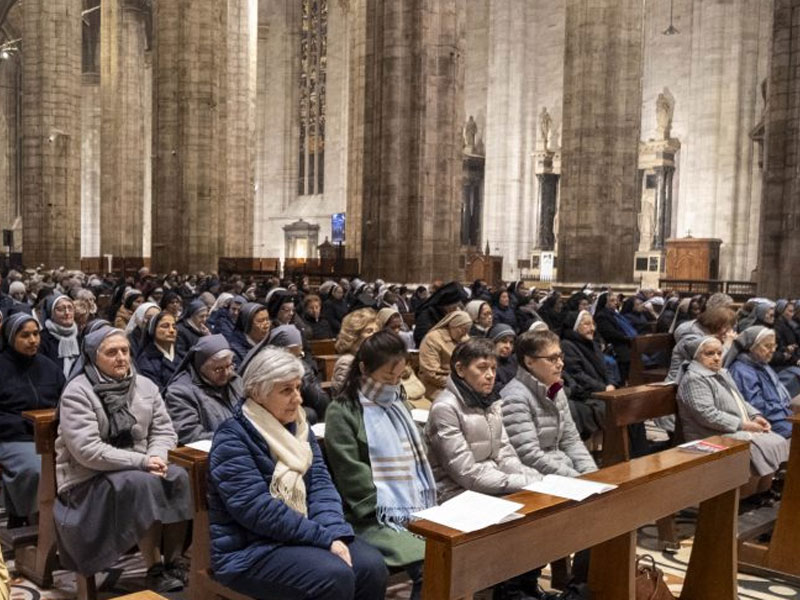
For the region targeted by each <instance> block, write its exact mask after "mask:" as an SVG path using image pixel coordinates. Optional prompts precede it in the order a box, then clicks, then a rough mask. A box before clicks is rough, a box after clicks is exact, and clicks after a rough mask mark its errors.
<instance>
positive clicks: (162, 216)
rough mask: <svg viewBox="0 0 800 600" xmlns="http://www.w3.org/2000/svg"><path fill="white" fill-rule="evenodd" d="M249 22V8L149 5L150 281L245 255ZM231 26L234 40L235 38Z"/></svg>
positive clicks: (203, 0) (249, 197) (236, 0)
mask: <svg viewBox="0 0 800 600" xmlns="http://www.w3.org/2000/svg"><path fill="white" fill-rule="evenodd" d="M256 18H257V14H256V11H255V0H225V1H219V0H191V1H189V0H156V1H155V2H154V4H153V32H154V45H153V99H154V107H153V113H154V116H153V152H154V157H153V190H154V194H153V216H152V218H153V238H152V264H153V268H154V270H156V271H160V272H163V271H168V270H170V269H177V270H180V271H198V270H204V271H216V270H217V266H218V260H219V258H220V257H221V256H224V255H225V254H234V255H238V256H236V257H237V258H242V257H248V256H251V255H252V226H253V223H252V202H253V186H252V160H251V156H252V155H251V152H252V144H251V143H247V142H246V140H247V139H249V138H248V135H249V133H248V132H250V131H251V130H252V128H253V123H254V118H255V112H254V108H253V109H252V110H244V108H245V107H248V106H249V104H248V103H249V102H251V98H254V96H251V87H252V93H254V92H255V77H254V76H252V74H251V70H253V69H255V66H256V63H255V60H254V56H253V57H251V56H250V49H252V51H253V52H254V51H255V44H252V43H250V38H251V36H253V39H254V38H255V36H256V28H255V26H251V20H255V19H256ZM229 25H230V27H233V28H235V29H236V31H237V34H236V35H233V36H232V37H231V35H230V34H231V32H230V31H229ZM229 38H230V39H229ZM238 109H241V110H242V113H241V114H237V113H236V112H235V111H236V110H238ZM237 120H238V121H237ZM237 144H238V145H237ZM229 190H230V193H231V197H230V198H227V197H226V194H227V193H228V191H229ZM247 231H249V233H247Z"/></svg>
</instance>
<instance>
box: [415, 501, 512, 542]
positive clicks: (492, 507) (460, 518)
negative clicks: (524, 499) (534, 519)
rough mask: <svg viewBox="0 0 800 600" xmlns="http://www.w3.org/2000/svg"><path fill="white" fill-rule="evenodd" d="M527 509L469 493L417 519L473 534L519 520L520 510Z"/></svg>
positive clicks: (426, 512) (419, 514) (422, 513)
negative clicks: (499, 524) (492, 526)
mask: <svg viewBox="0 0 800 600" xmlns="http://www.w3.org/2000/svg"><path fill="white" fill-rule="evenodd" d="M523 506H524V504H520V503H519V502H511V501H510V500H503V499H502V498H495V497H494V496H488V495H486V494H479V493H478V492H469V491H467V492H462V493H461V494H459V495H458V496H456V497H455V498H451V499H450V500H448V501H447V502H443V503H442V504H440V505H439V506H434V507H432V508H426V509H425V510H420V511H417V512H415V513H414V517H416V518H417V519H426V520H428V521H431V522H433V523H439V524H440V525H445V526H447V527H450V528H451V529H458V530H459V531H464V532H469V531H478V530H479V529H483V528H484V527H489V526H490V525H496V524H497V523H503V522H505V521H510V520H513V519H518V518H520V517H521V516H522V515H521V514H518V513H517V511H518V510H519V509H520V508H522V507H523Z"/></svg>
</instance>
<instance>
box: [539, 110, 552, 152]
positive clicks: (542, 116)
mask: <svg viewBox="0 0 800 600" xmlns="http://www.w3.org/2000/svg"><path fill="white" fill-rule="evenodd" d="M552 129H553V118H552V117H551V116H550V113H548V112H547V107H546V106H543V107H542V112H540V113H539V141H540V143H541V148H542V150H544V151H545V152H547V150H548V145H549V144H550V133H551V131H552Z"/></svg>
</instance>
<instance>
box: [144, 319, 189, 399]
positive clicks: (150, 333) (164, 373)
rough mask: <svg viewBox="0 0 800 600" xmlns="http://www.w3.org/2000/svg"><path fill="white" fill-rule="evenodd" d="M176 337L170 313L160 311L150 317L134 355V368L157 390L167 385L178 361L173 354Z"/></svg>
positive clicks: (173, 320)
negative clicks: (144, 334)
mask: <svg viewBox="0 0 800 600" xmlns="http://www.w3.org/2000/svg"><path fill="white" fill-rule="evenodd" d="M177 337H178V330H177V328H176V326H175V317H174V316H172V313H170V312H167V311H162V312H160V313H158V314H157V315H156V316H155V317H153V318H152V319H150V323H148V325H147V337H146V338H145V340H144V342H143V345H142V350H141V352H139V356H137V357H136V369H137V370H138V371H139V374H140V375H143V376H144V377H147V378H148V379H149V380H150V381H152V382H153V383H155V384H156V385H157V386H158V389H159V390H163V389H164V388H165V387H167V384H168V383H169V380H170V379H172V376H173V375H174V374H175V370H176V369H177V368H178V364H179V363H180V361H179V360H178V358H177V357H176V356H175V340H176V339H177Z"/></svg>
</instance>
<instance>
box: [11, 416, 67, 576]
mask: <svg viewBox="0 0 800 600" xmlns="http://www.w3.org/2000/svg"><path fill="white" fill-rule="evenodd" d="M22 416H23V417H24V418H25V419H27V420H28V421H30V422H31V423H33V437H34V444H35V446H36V454H38V455H39V456H41V461H42V472H41V475H40V477H39V489H38V497H39V499H38V501H39V535H38V539H37V541H36V544H31V545H27V546H23V547H21V548H19V549H17V550H16V552H15V566H16V569H17V570H18V571H19V572H20V573H21V574H22V575H23V576H25V577H27V578H28V579H30V580H31V581H33V582H34V583H35V584H36V585H38V586H39V587H42V588H49V587H52V585H53V571H55V570H56V569H57V568H58V558H57V556H56V525H55V521H54V519H53V504H54V503H55V500H56V451H55V442H56V435H57V433H58V420H57V417H56V410H55V409H53V408H48V409H44V410H30V411H26V412H23V413H22Z"/></svg>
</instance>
